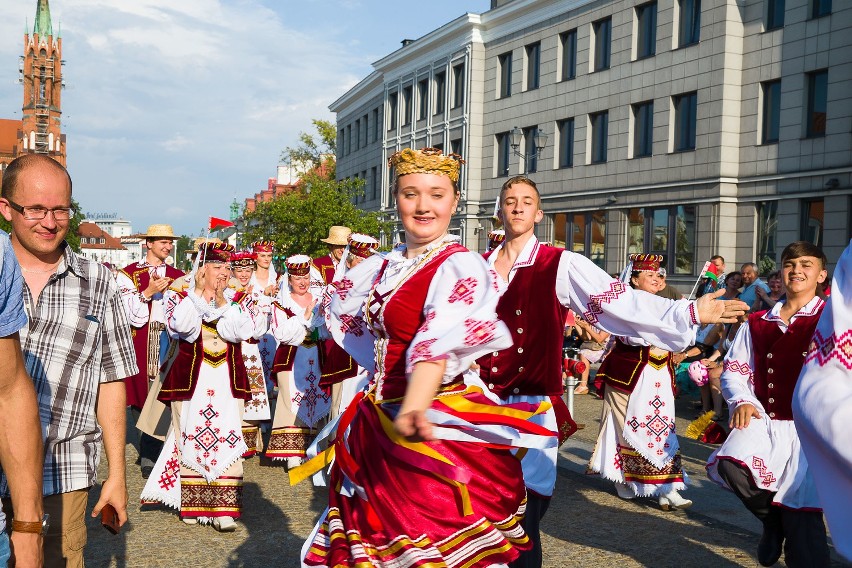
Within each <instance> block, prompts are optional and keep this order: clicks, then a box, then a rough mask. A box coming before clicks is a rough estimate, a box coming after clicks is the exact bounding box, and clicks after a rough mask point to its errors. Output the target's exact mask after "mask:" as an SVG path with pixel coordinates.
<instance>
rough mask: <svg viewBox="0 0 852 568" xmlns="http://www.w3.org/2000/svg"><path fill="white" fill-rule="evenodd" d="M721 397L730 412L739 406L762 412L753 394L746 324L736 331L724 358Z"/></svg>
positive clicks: (752, 356)
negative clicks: (748, 406) (747, 405)
mask: <svg viewBox="0 0 852 568" xmlns="http://www.w3.org/2000/svg"><path fill="white" fill-rule="evenodd" d="M720 380H721V383H722V384H721V386H722V395H723V396H724V397H725V400H727V401H728V406H729V407H730V408H731V410H733V409H735V408H736V407H738V406H740V405H741V404H751V405H753V406H754V407H755V408H757V409H759V410H760V411H761V412H763V405H761V404H760V402H759V401H758V400H757V396H756V395H755V393H754V352H753V350H752V343H751V332H750V331H749V325H748V323H744V324H742V325H741V326H740V329H739V330H737V335H736V337H734V341H733V343H732V344H731V348H730V349H729V350H728V354H727V355H726V356H725V362H724V370H723V371H722V377H721V379H720Z"/></svg>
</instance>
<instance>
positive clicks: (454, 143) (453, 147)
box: [450, 138, 462, 156]
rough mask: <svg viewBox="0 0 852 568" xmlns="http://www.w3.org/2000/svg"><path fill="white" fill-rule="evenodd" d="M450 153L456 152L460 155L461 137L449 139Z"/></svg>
mask: <svg viewBox="0 0 852 568" xmlns="http://www.w3.org/2000/svg"><path fill="white" fill-rule="evenodd" d="M450 153H452V154H458V155H460V156H461V153H462V139H461V138H455V139H453V140H450Z"/></svg>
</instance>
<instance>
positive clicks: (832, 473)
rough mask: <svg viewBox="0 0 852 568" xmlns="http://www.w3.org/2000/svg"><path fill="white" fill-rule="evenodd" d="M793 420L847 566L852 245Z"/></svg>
mask: <svg viewBox="0 0 852 568" xmlns="http://www.w3.org/2000/svg"><path fill="white" fill-rule="evenodd" d="M793 419H794V421H795V423H796V428H797V430H798V432H799V437H800V438H801V443H802V448H803V449H804V451H805V456H807V458H808V463H809V464H810V471H811V473H812V474H813V476H814V481H815V483H816V488H817V493H818V494H819V497H820V502H821V503H822V508H823V512H824V513H825V518H826V520H827V521H828V528H829V529H830V530H831V540H832V542H833V543H834V546H835V547H836V548H837V550H838V551H839V552H840V553H841V554H843V555H844V556H845V557H846V558H848V559H849V560H852V443H850V442H849V425H850V424H852V241H850V243H849V246H847V247H846V250H845V251H844V253H843V255H842V256H841V257H840V260H839V261H838V263H837V268H836V269H835V270H834V281H833V283H832V286H831V296H829V298H828V302H827V304H826V306H825V308H824V309H823V311H822V317H821V318H820V320H819V323H818V324H817V328H816V332H814V338H813V342H812V343H811V345H810V348H809V349H808V355H807V357H806V359H805V366H804V368H803V369H802V374H801V375H800V376H799V382H798V384H797V385H796V391H795V394H794V395H793Z"/></svg>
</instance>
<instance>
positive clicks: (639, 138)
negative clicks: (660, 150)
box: [633, 101, 654, 158]
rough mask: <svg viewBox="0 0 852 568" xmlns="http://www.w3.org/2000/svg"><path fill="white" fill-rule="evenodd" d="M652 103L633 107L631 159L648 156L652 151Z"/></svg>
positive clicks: (648, 102)
mask: <svg viewBox="0 0 852 568" xmlns="http://www.w3.org/2000/svg"><path fill="white" fill-rule="evenodd" d="M653 146H654V101H647V102H644V103H639V104H635V105H633V157H634V158H640V157H642V156H650V155H651V154H652V153H653V151H654V148H653Z"/></svg>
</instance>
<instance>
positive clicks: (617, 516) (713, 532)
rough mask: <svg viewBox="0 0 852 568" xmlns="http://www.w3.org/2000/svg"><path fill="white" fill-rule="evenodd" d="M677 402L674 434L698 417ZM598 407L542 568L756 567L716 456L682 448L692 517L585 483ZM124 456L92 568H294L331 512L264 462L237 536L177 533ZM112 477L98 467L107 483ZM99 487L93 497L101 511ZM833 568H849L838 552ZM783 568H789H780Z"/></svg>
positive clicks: (589, 414) (570, 448)
mask: <svg viewBox="0 0 852 568" xmlns="http://www.w3.org/2000/svg"><path fill="white" fill-rule="evenodd" d="M688 402H689V401H687V400H681V399H679V400H678V402H677V407H678V417H679V419H678V425H677V428H678V431H679V432H682V431H683V429H685V427H686V424H688V422H689V420H691V419H692V415H694V414H695V413H696V411H695V410H693V409H692V408H691V406H690V405H689V404H688ZM600 405H601V403H600V401H598V400H596V399H594V398H593V397H591V396H582V397H577V398H576V399H575V402H574V406H575V409H574V415H575V418H576V420H577V421H578V422H580V423H583V424H585V428H583V429H582V430H580V431H578V432H577V433H576V434H575V435H574V436H572V438H571V439H570V440H569V441H568V442H567V443H566V444H565V445H564V446H563V448H562V450H561V456H560V464H559V465H560V468H559V476H558V479H557V484H556V491H555V496H554V498H553V500H552V503H551V506H550V509H549V510H548V512H547V515H546V516H545V518H544V520H543V521H542V530H543V535H542V546H543V552H544V566H545V567H546V568H562V567H565V568H569V567H575V566H576V567H580V566H599V567H610V566H612V567H615V566H618V567H633V566H652V567H660V568H666V567H678V568H685V567H704V566H707V567H713V568H722V567H729V566H731V567H732V566H748V567H754V566H758V563H757V560H756V558H755V553H756V547H757V541H758V538H759V532H760V525H759V523H758V522H757V521H756V520H755V519H754V518H753V517H751V516H750V515H749V514H748V513H747V512H746V511H745V510H744V509H743V507H742V505H741V504H740V503H739V501H738V500H737V499H736V498H735V497H734V496H733V495H732V494H730V493H729V492H727V491H724V490H722V489H720V488H719V487H717V486H716V485H715V484H713V483H711V482H710V481H708V480H707V478H706V476H705V475H704V473H703V464H704V460H706V458H707V456H708V455H709V454H710V452H711V451H712V449H713V447H712V446H708V445H705V444H700V443H697V442H694V441H689V440H684V439H683V438H681V445H682V451H683V454H684V467H685V469H686V470H687V472H688V473H689V475H690V476H691V480H690V489H689V490H687V491H686V492H685V493H684V496H685V497H688V498H690V499H693V500H694V501H695V505H694V506H693V507H692V508H691V509H689V510H687V511H675V512H668V513H666V512H663V511H661V510H660V509H659V508H658V507H657V505H656V503H655V502H654V501H653V500H651V499H637V500H634V501H623V500H621V499H619V498H618V497H616V495H615V492H614V490H613V487H612V484H611V483H609V482H607V481H605V480H602V479H600V478H599V477H597V476H590V475H586V474H585V463H586V461H587V460H588V457H589V455H590V453H591V449H592V447H593V445H594V440H595V437H596V435H597V431H598V424H599V413H600ZM136 458H137V454H136V450H135V449H134V448H133V446H131V445H129V444H128V446H127V471H128V475H127V478H128V479H127V483H128V493H129V495H130V506H129V522H128V524H127V525H125V527H124V528H123V530H122V532H121V533H120V534H119V535H118V536H113V535H111V534H109V533H108V532H107V531H106V530H104V529H103V528H101V527H100V525H99V524H98V523H97V522H96V520H95V519H91V518H90V519H89V542H88V545H87V547H86V564H87V565H88V566H90V567H96V568H100V567H107V566H109V567H119V568H136V567H140V568H142V567H145V568H147V567H160V566H162V567H171V566H209V567H228V568H237V567H247V568H252V567H267V566H282V567H286V568H289V567H298V566H299V562H298V558H299V550H300V548H301V546H302V543H303V542H304V540H305V538H306V537H307V535H308V533H309V532H310V531H311V529H312V528H313V525H314V522H315V521H316V519H317V517H318V515H319V514H320V513H321V512H322V511H323V510H324V508H325V504H326V491H327V490H326V489H325V488H320V489H314V488H313V487H312V486H311V485H310V484H309V483H302V484H300V485H298V486H296V487H290V486H289V482H288V478H287V473H286V471H285V468H283V467H281V466H278V465H275V464H273V463H272V462H270V461H268V460H265V459H258V458H256V457H255V458H251V459H249V460H247V461H246V463H245V492H244V514H243V517H242V519H241V520H240V521H239V522H238V524H237V530H236V531H235V532H233V533H226V534H220V533H218V532H216V531H215V530H214V529H213V528H212V527H210V526H190V525H185V524H183V523H181V522H180V521H179V519H178V517H177V515H176V513H175V512H174V511H172V510H168V509H160V508H153V509H148V510H144V511H143V510H140V505H139V499H138V497H139V494H140V493H141V491H142V486H143V480H142V478H141V475H140V473H139V466H138V465H135V463H134V462H135V460H136ZM105 473H106V469H105V464H101V478H103V475H104V474H105ZM98 491H99V486H96V487H95V488H94V489H93V491H92V494H91V496H90V506H89V510H91V506H92V505H93V504H94V502H95V498H96V495H97V493H98ZM833 558H834V560H833V562H832V566H852V564H849V563H845V562H843V561H842V560H840V559H839V557H838V556H837V555H836V554H834V552H833ZM778 566H784V564H783V562H782V563H779V564H778Z"/></svg>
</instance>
